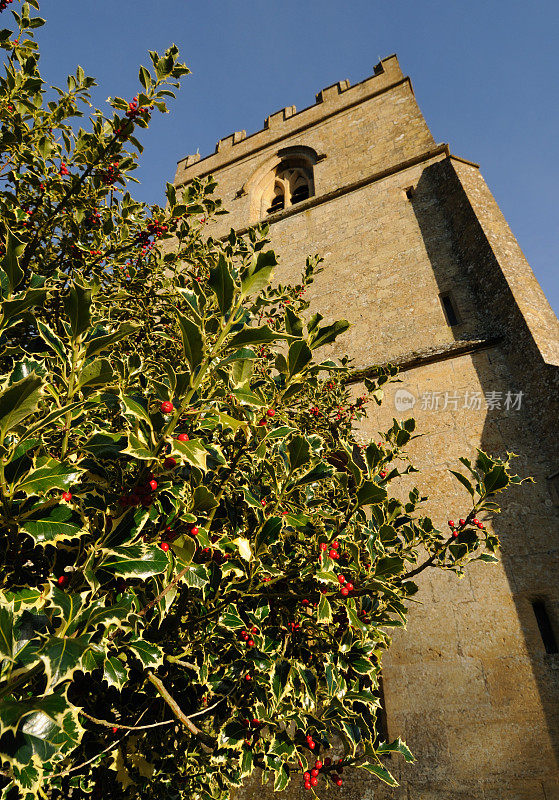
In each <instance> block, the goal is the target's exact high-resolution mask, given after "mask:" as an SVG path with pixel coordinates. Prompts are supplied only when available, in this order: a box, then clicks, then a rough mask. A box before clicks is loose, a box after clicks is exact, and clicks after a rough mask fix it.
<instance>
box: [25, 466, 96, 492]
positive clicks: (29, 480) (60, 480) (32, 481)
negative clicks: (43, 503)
mask: <svg viewBox="0 0 559 800" xmlns="http://www.w3.org/2000/svg"><path fill="white" fill-rule="evenodd" d="M81 474H82V473H81V470H80V469H76V467H75V466H73V465H72V466H71V465H70V464H64V463H63V462H61V461H57V460H56V459H55V458H46V457H45V458H41V459H37V469H34V470H32V471H31V472H29V473H28V474H27V475H26V476H25V478H24V479H23V480H22V481H20V482H19V483H18V485H17V488H18V491H20V492H26V494H28V495H33V494H40V493H43V492H48V491H50V490H51V489H60V490H61V491H63V490H64V489H67V488H68V487H69V486H71V485H72V484H73V483H75V482H76V481H77V480H78V478H79V477H80V476H81Z"/></svg>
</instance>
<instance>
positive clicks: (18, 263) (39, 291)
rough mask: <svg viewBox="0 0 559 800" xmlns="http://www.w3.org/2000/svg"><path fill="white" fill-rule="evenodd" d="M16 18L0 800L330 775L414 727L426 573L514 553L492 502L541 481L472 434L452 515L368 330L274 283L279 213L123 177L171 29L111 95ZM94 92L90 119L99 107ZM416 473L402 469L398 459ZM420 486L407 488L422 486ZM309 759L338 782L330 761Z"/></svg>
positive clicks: (3, 233)
mask: <svg viewBox="0 0 559 800" xmlns="http://www.w3.org/2000/svg"><path fill="white" fill-rule="evenodd" d="M6 6H7V3H4V4H2V10H4V9H5V8H6ZM17 8H18V9H19V10H18V11H17V12H16V11H12V9H10V11H12V14H13V17H14V19H15V22H16V25H17V30H14V31H10V30H7V29H6V30H2V31H0V44H1V46H2V48H3V49H4V50H5V53H6V56H5V63H4V69H5V72H4V74H3V76H2V77H1V79H0V89H1V98H0V103H1V106H0V108H1V112H2V129H1V140H0V153H1V155H0V170H1V172H0V178H1V182H2V186H1V195H0V204H1V215H0V217H1V221H0V241H1V242H2V245H1V247H2V251H1V258H2V262H1V269H0V278H1V294H0V298H1V303H0V309H1V317H0V336H1V350H0V353H1V355H0V358H1V363H2V373H3V377H2V383H1V391H0V491H1V495H2V496H1V501H2V502H1V510H0V514H1V525H0V548H1V551H2V563H1V605H0V634H1V635H0V658H1V662H0V665H1V671H0V758H1V761H2V767H1V777H0V780H1V781H2V784H1V785H2V794H1V797H2V798H3V799H4V800H13V799H14V798H24V799H25V800H30V798H39V797H40V798H45V797H49V798H58V797H63V796H64V797H66V796H71V797H73V798H80V797H89V796H90V795H91V796H93V797H94V798H95V797H101V796H104V797H107V796H108V797H112V796H117V793H118V795H119V796H123V797H139V798H155V797H157V798H187V797H188V798H191V797H192V798H200V799H201V800H210V798H216V799H217V798H222V797H226V796H228V794H229V792H230V790H231V788H232V787H237V786H240V785H241V784H242V782H243V780H244V779H245V778H246V777H247V776H249V775H250V774H251V773H252V772H253V771H254V770H256V769H257V770H259V771H260V772H261V774H262V780H263V782H270V784H271V785H273V788H274V789H275V790H276V791H279V790H282V789H284V788H285V787H286V786H287V784H288V783H289V782H290V780H291V779H293V778H294V779H295V780H297V781H299V782H300V785H301V786H303V785H304V786H305V787H306V788H308V789H309V790H310V791H311V792H315V791H319V790H320V789H321V788H324V787H326V786H327V785H330V784H334V785H338V786H339V785H341V784H342V780H343V779H342V777H341V774H342V772H343V771H344V769H345V770H346V772H347V771H348V770H350V769H355V770H362V771H365V772H366V773H369V774H370V775H371V780H372V779H374V778H375V777H376V778H379V779H380V780H383V781H385V782H386V783H388V784H390V785H395V780H394V778H393V777H392V775H391V774H390V772H389V770H388V767H387V762H386V757H387V756H388V755H389V754H391V753H399V754H401V755H402V756H403V757H404V758H405V759H406V760H412V755H411V753H410V752H409V750H408V749H407V747H406V746H405V744H404V743H403V742H402V741H400V740H399V739H397V740H396V741H392V742H390V741H388V740H386V739H385V738H383V731H382V729H381V726H380V724H379V719H380V714H379V707H380V699H379V674H380V669H381V658H382V654H383V651H384V650H385V649H386V648H387V647H388V646H389V644H390V631H391V629H392V628H393V627H395V626H402V625H404V624H405V620H406V615H407V608H408V604H409V600H410V598H412V597H413V596H414V595H415V593H416V591H417V588H418V587H417V585H416V584H415V583H414V581H413V578H414V577H415V575H417V574H418V573H420V572H421V571H423V570H425V569H427V568H433V569H449V570H453V571H455V572H457V573H461V571H462V569H463V568H464V566H465V565H466V564H467V563H468V562H471V561H472V560H482V561H494V560H495V556H494V552H495V550H496V549H497V545H498V542H497V538H496V537H495V535H493V534H492V533H491V532H490V531H488V530H487V528H486V526H485V524H484V522H483V521H481V520H480V519H479V517H480V516H482V515H484V514H487V513H491V512H494V511H496V510H498V509H497V506H496V505H495V502H494V495H495V493H496V492H499V491H501V490H502V489H504V488H505V487H506V486H507V485H508V484H509V483H511V482H513V483H517V482H519V480H520V479H519V478H517V477H516V476H514V475H512V474H511V473H510V469H509V459H508V458H507V459H506V460H499V459H493V458H491V457H489V456H488V455H486V454H484V453H482V452H479V453H478V455H477V460H476V461H475V463H473V464H472V463H470V461H468V460H467V459H461V461H462V465H463V467H464V468H465V472H464V473H461V472H455V475H456V477H457V479H458V480H459V481H460V482H461V483H462V484H463V486H464V487H465V489H466V490H467V491H468V492H469V494H470V495H471V503H470V505H469V507H468V508H467V509H465V510H464V512H463V518H462V519H460V520H459V522H456V523H454V522H452V521H450V522H449V523H448V525H449V526H450V527H449V529H448V530H447V529H445V532H443V531H441V530H440V529H439V528H437V526H436V525H435V523H434V522H433V521H432V520H431V519H430V518H429V516H428V514H427V513H426V512H425V511H424V509H425V503H426V500H427V498H426V497H424V496H423V494H422V493H421V492H420V491H419V490H418V489H416V488H413V489H412V490H411V491H409V493H408V494H407V496H406V497H404V498H403V499H402V497H400V499H398V498H397V497H395V496H390V495H389V488H390V485H391V484H392V482H395V483H394V488H395V493H396V494H397V493H398V491H399V488H398V487H401V484H402V481H401V480H399V479H400V476H402V475H409V474H410V473H411V472H413V471H414V467H413V466H412V464H411V463H410V461H409V460H408V459H407V457H406V454H405V446H406V444H407V443H408V442H409V441H410V439H411V438H412V437H413V436H414V435H415V434H414V421H413V420H412V419H408V420H405V421H398V420H394V422H393V425H392V427H391V428H390V430H388V431H386V432H385V433H383V434H379V436H378V437H375V439H380V441H370V442H363V441H360V440H359V435H360V434H359V432H358V428H357V427H356V425H357V424H358V422H359V419H360V418H361V417H362V416H363V415H364V414H365V410H366V404H367V402H369V401H371V402H380V401H381V399H382V387H383V385H384V384H385V383H386V381H388V380H392V379H393V378H394V375H395V370H393V369H391V368H390V367H386V368H380V369H379V370H378V375H377V377H376V378H375V379H368V380H367V381H366V394H365V395H364V396H362V397H360V398H357V399H352V396H351V395H350V392H349V389H348V386H347V380H348V377H350V375H351V364H350V362H349V361H348V359H347V358H343V359H341V360H340V361H337V362H336V361H333V360H331V359H328V358H324V357H322V356H321V355H320V352H321V348H322V347H323V346H324V345H328V344H331V343H333V342H334V341H335V339H336V338H337V336H338V335H339V334H341V333H343V331H344V330H345V329H346V328H347V323H346V322H344V321H338V322H334V323H332V324H325V322H324V320H323V319H322V317H321V316H320V314H318V313H313V314H311V313H310V312H309V311H308V303H307V301H306V300H305V289H306V287H307V286H308V285H309V284H310V283H311V282H312V280H313V277H314V275H315V274H316V272H317V270H319V269H320V266H319V264H320V260H319V259H317V258H314V259H309V260H308V261H307V264H306V265H305V266H304V268H303V274H302V279H301V283H300V284H299V285H297V286H282V285H281V284H278V283H277V282H272V274H273V269H274V267H275V266H276V257H275V255H274V253H273V251H272V250H271V249H269V247H268V240H267V229H266V227H265V226H257V227H255V228H254V229H252V230H251V231H249V233H248V235H246V236H238V235H237V234H235V232H234V231H231V233H230V235H229V236H228V237H226V238H225V239H223V240H219V239H214V238H212V236H211V221H212V219H213V218H214V216H215V215H217V214H221V213H224V210H223V209H222V208H221V206H220V203H219V201H217V200H216V199H215V198H214V189H215V184H214V182H213V181H212V180H211V179H208V180H206V181H193V182H192V183H191V184H190V185H189V186H187V187H186V188H184V189H182V190H180V191H176V190H175V188H174V187H173V186H171V185H168V186H167V205H166V207H165V208H161V207H158V206H155V205H153V206H147V205H145V204H142V203H139V202H136V201H134V200H133V199H132V197H131V195H130V194H129V192H128V190H127V187H128V184H129V183H130V181H131V180H133V177H132V172H133V170H134V168H135V167H136V164H137V157H138V155H139V153H140V152H141V144H140V142H139V140H138V139H137V135H138V133H139V132H141V129H142V128H145V127H147V125H148V124H149V120H150V117H151V114H152V112H153V111H154V110H159V111H165V110H166V105H165V104H166V98H167V97H169V96H172V95H173V89H174V88H176V87H177V85H178V83H179V80H180V78H181V77H182V76H183V75H185V74H186V73H187V72H188V70H187V69H186V68H185V67H184V66H183V65H182V64H180V63H179V61H178V52H177V49H176V47H174V46H173V47H170V48H169V49H168V50H167V51H166V52H165V53H164V54H163V55H159V54H158V53H155V52H151V53H150V57H151V66H150V68H149V69H147V68H145V67H142V68H141V69H140V72H139V89H138V95H137V97H135V98H134V99H133V100H132V101H130V102H128V101H126V100H124V99H121V98H118V97H115V98H113V99H112V100H110V106H111V107H112V111H111V114H110V115H109V116H106V115H105V114H104V113H102V112H101V111H98V110H96V109H94V108H93V107H92V105H91V103H90V99H89V93H88V90H89V89H90V88H91V87H92V86H93V85H94V81H93V79H92V78H89V77H87V76H86V75H85V74H84V72H83V70H82V69H81V68H79V67H78V69H77V71H76V73H75V75H73V76H70V77H69V78H68V83H67V87H66V88H65V89H53V88H50V87H48V86H47V85H46V84H45V83H44V81H43V79H42V78H41V75H40V72H39V68H38V61H39V58H38V51H37V45H36V43H35V41H34V40H33V30H34V29H35V28H37V27H39V26H40V25H42V24H43V20H42V19H40V18H39V17H37V16H32V14H33V11H32V9H37V8H38V6H37V2H36V1H35V0H33V2H29V3H24V4H23V5H22V6H17ZM84 115H85V116H86V117H87V119H86V123H85V125H86V127H85V128H82V127H81V126H80V124H79V120H81V119H83V117H84ZM405 480H409V478H406V479H405ZM401 494H402V491H401V489H400V495H401ZM315 787H316V789H315Z"/></svg>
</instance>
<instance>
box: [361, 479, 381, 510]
mask: <svg viewBox="0 0 559 800" xmlns="http://www.w3.org/2000/svg"><path fill="white" fill-rule="evenodd" d="M387 496H388V492H387V491H386V489H385V488H384V487H383V486H379V485H378V484H377V483H375V482H374V481H363V483H362V484H361V486H360V487H359V489H358V490H357V501H358V503H359V505H360V506H370V505H374V504H376V503H382V502H383V500H386V497H387Z"/></svg>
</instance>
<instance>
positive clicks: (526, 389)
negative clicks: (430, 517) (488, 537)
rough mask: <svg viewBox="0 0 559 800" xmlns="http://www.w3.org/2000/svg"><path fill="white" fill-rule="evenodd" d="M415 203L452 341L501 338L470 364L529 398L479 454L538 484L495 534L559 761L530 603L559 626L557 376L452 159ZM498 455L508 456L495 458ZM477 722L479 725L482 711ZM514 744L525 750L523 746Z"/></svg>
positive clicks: (529, 726) (553, 664)
mask: <svg viewBox="0 0 559 800" xmlns="http://www.w3.org/2000/svg"><path fill="white" fill-rule="evenodd" d="M410 203H411V205H412V208H413V211H414V213H415V216H416V219H417V222H418V225H419V228H420V231H421V235H422V238H423V242H424V245H425V248H426V250H427V253H428V256H429V259H430V262H431V265H432V268H433V272H434V275H435V278H436V280H437V283H438V286H439V291H440V292H441V293H445V292H449V291H450V292H451V293H452V295H453V297H454V300H455V303H456V305H457V310H458V312H459V315H460V320H461V324H459V325H456V326H454V327H450V326H449V334H451V335H453V336H454V338H455V339H456V340H459V339H462V338H473V337H480V338H483V337H491V336H494V335H501V336H502V337H503V341H502V344H500V345H498V346H497V347H494V348H492V349H490V350H487V351H485V352H483V353H478V354H474V355H473V356H472V362H473V364H474V366H475V368H476V372H477V375H478V378H479V381H480V384H481V386H482V391H483V393H484V394H485V393H487V392H491V391H501V392H503V395H502V397H503V398H504V397H505V396H506V392H507V391H509V390H511V388H513V389H514V390H515V392H517V391H518V390H521V391H522V392H523V395H522V407H521V410H519V411H515V412H512V411H509V412H508V413H507V412H506V411H505V410H503V409H501V410H499V409H495V410H494V411H487V412H486V419H485V422H484V427H483V434H482V437H481V442H480V447H481V449H483V450H486V451H487V452H490V453H492V454H493V455H499V456H503V455H505V451H509V452H511V451H512V452H514V453H516V454H517V455H518V458H517V459H516V461H515V467H516V468H517V471H518V472H519V474H521V475H532V476H533V477H534V478H535V481H536V483H535V484H533V485H528V486H526V485H525V486H523V487H518V488H516V487H515V488H514V489H512V490H510V491H509V492H507V494H506V497H504V498H503V513H502V514H501V515H498V516H496V517H495V519H494V528H495V531H496V533H497V534H498V535H499V538H500V540H501V544H502V551H501V556H502V562H503V566H504V569H505V571H506V575H507V579H508V583H509V586H510V592H511V595H512V598H513V601H514V604H515V608H516V613H517V615H518V619H519V622H520V627H521V629H522V631H523V636H524V644H525V647H526V651H527V653H528V654H529V659H530V665H531V670H532V673H533V676H534V679H535V682H536V683H537V687H538V692H539V697H540V701H541V706H542V709H543V712H544V714H545V719H546V723H547V732H548V734H549V738H550V740H551V743H552V747H553V748H554V749H555V753H556V755H557V754H559V656H557V655H548V654H546V652H545V648H544V645H543V643H542V639H541V637H540V636H539V633H538V629H537V624H536V620H535V616H534V612H533V608H532V601H533V600H536V599H540V598H541V599H545V601H546V604H547V606H548V608H549V609H550V611H551V615H552V621H553V615H554V616H555V620H554V621H555V625H556V627H557V619H558V618H559V550H558V543H559V509H558V508H557V507H556V506H554V505H553V503H552V502H551V499H550V493H549V490H548V486H547V479H548V477H549V476H550V475H551V474H552V473H554V472H556V471H557V469H558V468H559V455H558V435H557V420H558V419H559V413H558V409H557V395H556V387H557V377H558V374H559V370H557V368H556V367H550V366H548V365H546V364H545V363H544V362H543V359H542V357H541V354H540V352H539V350H538V349H537V347H536V346H535V344H534V342H533V340H532V338H531V336H530V332H529V330H528V329H527V326H526V324H525V321H524V319H523V318H522V315H521V314H520V311H519V310H518V307H517V306H516V304H515V303H514V298H513V295H512V293H511V292H510V289H509V287H508V285H507V283H506V281H505V278H504V276H503V275H502V272H501V270H500V268H499V265H498V263H497V260H496V258H495V256H494V254H493V251H492V250H491V248H490V246H489V243H488V242H487V239H486V237H485V235H484V233H483V230H482V228H481V226H480V224H479V222H478V220H477V217H476V215H475V213H474V211H473V209H472V207H471V205H470V203H469V200H468V197H467V194H466V192H465V190H464V188H463V186H462V183H461V182H460V180H459V179H458V176H457V175H456V172H455V170H454V168H453V165H452V163H451V161H450V160H448V159H447V160H444V161H440V162H437V163H435V164H432V165H431V166H429V167H427V168H426V169H425V170H424V172H423V174H422V176H421V178H420V180H419V182H418V184H417V186H416V189H415V192H414V194H413V197H411V198H410ZM443 242H445V243H446V245H447V247H448V245H449V243H450V247H451V250H452V259H451V263H450V264H449V260H448V253H445V252H444V247H442V246H441V244H442V243H443ZM554 392H555V394H554ZM479 413H483V412H482V411H480V412H479ZM500 443H501V444H500ZM503 443H504V444H503ZM499 447H500V449H501V452H497V451H498V449H499ZM556 633H559V631H557V630H556ZM502 656H503V680H504V681H506V680H507V671H506V662H507V660H508V661H509V662H510V663H514V661H515V659H517V658H518V656H519V654H518V653H514V652H509V653H506V652H503V653H502ZM511 674H513V675H514V672H512V673H511ZM517 690H518V697H519V704H518V710H519V711H518V717H517V719H515V720H514V719H512V718H511V722H510V724H511V725H517V726H519V730H518V732H520V731H521V730H524V732H525V737H526V739H525V741H526V746H527V747H532V746H536V751H537V748H538V738H541V736H542V733H545V732H544V731H542V730H541V728H540V730H539V731H538V730H537V728H534V725H533V721H532V720H531V718H530V712H529V708H528V707H527V706H526V705H524V709H525V710H524V711H522V709H523V705H522V701H521V698H522V694H523V687H522V686H518V687H517ZM472 715H473V716H475V708H473V709H472ZM536 716H537V714H536ZM534 737H536V738H535V739H534ZM520 738H521V737H520ZM515 739H516V741H518V737H516V736H515ZM544 751H545V747H544V746H543V743H542V751H541V757H540V758H539V762H540V763H537V764H534V772H533V775H527V776H526V778H527V779H530V778H536V777H537V778H539V779H540V780H542V779H544V778H545V777H546V776H547V777H549V778H550V780H551V781H553V778H554V779H555V781H556V780H557V771H554V768H553V765H552V764H546V763H541V761H542V760H543V754H544ZM519 777H520V776H519ZM553 785H554V786H556V784H555V783H553ZM503 788H504V789H505V788H509V787H503ZM505 794H506V792H505ZM522 796H523V797H524V795H522ZM526 796H528V795H526ZM540 796H541V795H539V794H538V797H540ZM545 796H547V795H545ZM553 796H555V795H553Z"/></svg>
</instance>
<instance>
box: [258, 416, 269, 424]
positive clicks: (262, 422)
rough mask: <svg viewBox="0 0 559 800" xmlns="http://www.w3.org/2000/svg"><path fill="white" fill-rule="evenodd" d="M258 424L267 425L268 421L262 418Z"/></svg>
mask: <svg viewBox="0 0 559 800" xmlns="http://www.w3.org/2000/svg"><path fill="white" fill-rule="evenodd" d="M258 424H259V425H267V424H268V420H267V419H266V417H262V419H261V420H260V421H259V423H258Z"/></svg>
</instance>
